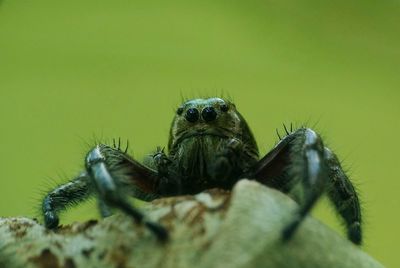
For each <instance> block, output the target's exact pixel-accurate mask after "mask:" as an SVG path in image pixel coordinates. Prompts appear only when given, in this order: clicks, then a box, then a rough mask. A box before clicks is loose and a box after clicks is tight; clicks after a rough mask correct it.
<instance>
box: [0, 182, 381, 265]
mask: <svg viewBox="0 0 400 268" xmlns="http://www.w3.org/2000/svg"><path fill="white" fill-rule="evenodd" d="M296 207H297V205H296V204H295V203H294V202H293V201H292V200H291V199H290V198H288V197H287V196H285V195H283V194H282V193H280V192H278V191H275V190H273V189H269V188H267V187H264V186H262V185H260V184H258V183H256V182H253V181H248V180H242V181H240V182H239V183H238V184H237V185H236V186H235V187H234V189H233V191H232V193H229V192H226V191H222V190H210V191H208V192H205V193H200V194H198V195H195V196H180V197H173V198H164V199H159V200H156V201H154V202H152V203H149V204H148V205H147V207H146V208H145V209H146V211H147V215H148V216H149V218H151V219H153V220H156V221H159V222H161V223H162V224H164V226H166V227H167V228H168V229H169V230H170V235H171V237H170V240H169V241H168V242H166V243H160V242H158V241H157V239H156V238H155V237H154V236H153V235H152V234H151V233H150V232H149V231H148V230H147V229H146V228H144V227H143V226H140V225H137V224H135V223H134V222H133V221H132V220H131V219H130V218H128V217H127V216H125V215H115V216H112V217H109V218H106V219H104V220H101V221H99V222H98V221H88V222H85V223H76V224H72V225H68V226H64V227H62V228H60V229H58V230H57V231H49V230H46V229H45V228H44V227H43V226H42V225H40V224H38V223H37V222H36V221H34V220H31V219H27V218H0V267H43V268H45V267H46V268H47V267H51V268H57V267H65V268H74V267H99V268H101V267H174V268H179V267H207V268H208V267H231V268H234V267H307V268H312V267H327V268H329V267H341V268H346V267H349V268H350V267H351V268H354V267H371V268H372V267H383V266H382V265H381V264H379V263H378V262H377V261H375V260H374V259H372V258H371V257H370V256H368V255H367V254H366V253H364V252H363V251H362V250H360V249H359V248H358V247H357V246H354V245H353V244H352V243H351V242H349V241H347V240H345V239H343V238H342V237H341V236H339V235H338V234H336V233H335V232H334V231H332V230H330V229H329V228H328V227H326V226H324V225H323V224H322V223H320V222H318V221H317V220H315V219H313V218H311V217H308V218H307V219H306V221H305V222H304V223H303V224H302V225H301V227H300V229H299V230H298V232H296V234H295V236H294V237H293V239H292V240H290V241H289V242H286V243H283V242H282V241H281V239H280V235H281V230H282V228H283V227H284V226H285V224H287V223H288V222H289V221H290V219H291V217H292V216H293V212H294V210H295V209H296Z"/></svg>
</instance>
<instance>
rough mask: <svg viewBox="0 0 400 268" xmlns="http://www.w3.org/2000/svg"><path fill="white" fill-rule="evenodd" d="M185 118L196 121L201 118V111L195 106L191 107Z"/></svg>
mask: <svg viewBox="0 0 400 268" xmlns="http://www.w3.org/2000/svg"><path fill="white" fill-rule="evenodd" d="M185 118H186V120H187V121H189V122H191V123H194V122H196V121H197V120H199V111H198V110H197V109H195V108H190V109H189V110H187V112H186V114H185Z"/></svg>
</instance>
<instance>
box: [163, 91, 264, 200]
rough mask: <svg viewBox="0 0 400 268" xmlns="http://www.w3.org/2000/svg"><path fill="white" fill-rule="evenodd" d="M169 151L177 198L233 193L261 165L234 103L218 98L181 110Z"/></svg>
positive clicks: (203, 100) (196, 103)
mask: <svg viewBox="0 0 400 268" xmlns="http://www.w3.org/2000/svg"><path fill="white" fill-rule="evenodd" d="M168 151H169V156H168V158H169V159H170V160H171V162H170V163H171V164H170V167H169V169H170V170H171V172H170V173H171V174H174V175H175V176H174V177H175V178H177V183H178V184H179V185H178V187H175V191H178V192H177V193H178V194H194V193H198V192H200V191H203V190H205V189H209V188H213V187H220V188H226V189H230V188H231V187H232V186H233V184H234V183H235V182H236V181H237V179H238V178H239V177H240V176H241V175H243V173H244V172H246V171H248V170H249V169H250V168H251V167H252V166H254V165H255V164H256V163H257V161H258V149H257V145H256V142H255V140H254V138H253V134H252V133H251V131H250V129H249V127H248V126H247V123H246V121H245V120H244V119H243V117H242V116H241V115H240V114H239V113H238V112H237V111H236V108H235V106H234V105H233V104H232V103H230V102H228V101H224V100H222V99H219V98H212V99H195V100H191V101H188V102H186V103H184V104H183V105H182V106H181V107H179V108H178V110H177V114H176V115H175V118H174V120H173V122H172V126H171V131H170V140H169V144H168ZM160 190H161V191H162V189H160ZM165 194H166V195H168V194H169V191H168V190H167V192H166V193H165Z"/></svg>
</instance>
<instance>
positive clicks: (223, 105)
mask: <svg viewBox="0 0 400 268" xmlns="http://www.w3.org/2000/svg"><path fill="white" fill-rule="evenodd" d="M219 108H220V109H221V111H223V112H227V111H228V110H229V106H228V105H226V104H222V105H221V106H220V107H219Z"/></svg>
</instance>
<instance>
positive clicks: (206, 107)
mask: <svg viewBox="0 0 400 268" xmlns="http://www.w3.org/2000/svg"><path fill="white" fill-rule="evenodd" d="M204 136H210V137H215V138H218V139H231V138H236V139H240V140H242V141H243V142H244V143H251V146H254V147H255V148H256V147H257V145H256V143H255V140H254V138H253V134H252V133H251V131H250V129H249V127H248V125H247V123H246V121H245V120H244V118H243V117H242V116H241V115H240V113H239V112H238V111H237V110H236V107H235V105H234V104H233V103H232V102H230V101H228V100H224V99H221V98H208V99H193V100H189V101H186V102H185V103H183V104H182V105H181V106H179V108H178V109H177V111H176V115H175V117H174V120H173V122H172V126H171V132H170V139H169V144H168V148H169V150H170V151H171V150H174V149H176V147H178V146H179V145H180V144H181V143H182V142H183V141H184V140H187V139H192V138H198V137H204Z"/></svg>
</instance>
